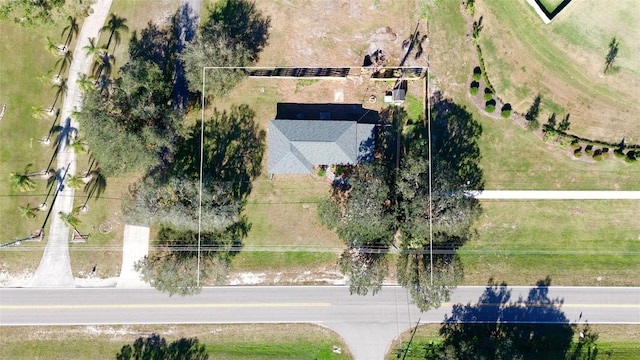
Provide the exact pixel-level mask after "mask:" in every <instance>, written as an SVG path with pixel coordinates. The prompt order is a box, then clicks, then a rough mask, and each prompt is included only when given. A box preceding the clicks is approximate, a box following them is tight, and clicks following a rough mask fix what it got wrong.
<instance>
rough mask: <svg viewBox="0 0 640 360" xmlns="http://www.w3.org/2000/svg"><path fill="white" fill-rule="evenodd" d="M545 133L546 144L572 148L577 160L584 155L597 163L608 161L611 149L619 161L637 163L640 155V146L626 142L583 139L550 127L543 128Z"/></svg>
mask: <svg viewBox="0 0 640 360" xmlns="http://www.w3.org/2000/svg"><path fill="white" fill-rule="evenodd" d="M543 131H544V138H543V139H544V141H545V142H554V143H557V144H559V145H560V146H561V147H563V148H566V147H568V146H571V148H572V149H573V155H574V156H575V157H577V158H579V157H581V156H582V155H583V153H584V154H585V155H588V156H590V157H592V158H593V160H595V161H601V160H606V159H609V154H610V147H611V148H614V150H613V155H614V156H615V157H616V158H617V159H624V161H625V162H627V163H634V162H636V161H637V160H638V156H639V155H640V150H639V149H640V146H639V145H625V144H624V142H622V143H620V144H611V143H606V142H600V141H593V140H589V139H583V138H580V137H578V136H575V135H571V134H567V133H566V132H564V131H560V130H557V129H554V128H552V127H550V126H548V125H544V126H543ZM583 145H584V151H583Z"/></svg>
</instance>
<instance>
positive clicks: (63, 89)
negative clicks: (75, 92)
mask: <svg viewBox="0 0 640 360" xmlns="http://www.w3.org/2000/svg"><path fill="white" fill-rule="evenodd" d="M52 87H54V88H56V97H55V98H54V99H53V104H51V107H50V108H49V109H50V111H51V112H53V109H54V108H55V107H56V103H57V102H58V99H60V98H61V97H63V96H64V95H65V94H66V93H67V79H60V82H59V83H57V84H53V86H52Z"/></svg>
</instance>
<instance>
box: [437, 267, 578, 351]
mask: <svg viewBox="0 0 640 360" xmlns="http://www.w3.org/2000/svg"><path fill="white" fill-rule="evenodd" d="M549 285H551V278H549V277H547V278H546V279H544V280H540V281H538V282H537V284H536V287H534V288H532V289H531V290H530V291H529V294H528V296H527V298H522V297H520V298H518V299H517V300H515V301H514V300H512V299H511V290H509V289H508V288H507V284H506V283H504V282H503V283H500V284H498V283H497V282H494V281H493V279H490V280H489V284H488V286H487V288H486V289H485V291H484V293H483V294H482V295H481V296H480V299H479V300H478V303H476V304H471V303H469V304H466V305H462V304H458V305H454V306H453V310H452V312H451V315H450V316H447V317H445V320H444V324H443V326H442V328H441V329H440V335H441V336H442V337H443V338H444V345H445V348H447V349H448V351H450V352H453V353H454V354H455V356H456V358H461V359H472V358H473V359H506V358H510V359H565V356H566V354H567V353H568V352H569V351H570V350H571V346H572V337H573V331H574V329H573V328H574V326H573V325H571V324H570V323H569V319H567V317H566V316H565V314H564V312H563V311H562V310H561V308H560V307H561V306H562V304H563V300H562V299H560V298H549V295H548V291H549Z"/></svg>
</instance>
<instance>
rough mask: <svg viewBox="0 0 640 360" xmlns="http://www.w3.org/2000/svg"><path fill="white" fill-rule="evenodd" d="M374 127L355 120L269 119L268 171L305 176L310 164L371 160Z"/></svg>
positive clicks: (311, 167) (351, 162)
mask: <svg viewBox="0 0 640 360" xmlns="http://www.w3.org/2000/svg"><path fill="white" fill-rule="evenodd" d="M374 126H375V125H373V124H360V123H358V122H356V121H335V120H282V119H276V120H272V121H271V122H270V123H269V131H268V134H269V135H268V146H269V154H268V165H267V167H268V171H269V173H271V174H309V173H311V171H312V169H313V165H331V164H356V163H358V162H359V161H360V160H362V159H368V158H371V157H372V154H373V130H374Z"/></svg>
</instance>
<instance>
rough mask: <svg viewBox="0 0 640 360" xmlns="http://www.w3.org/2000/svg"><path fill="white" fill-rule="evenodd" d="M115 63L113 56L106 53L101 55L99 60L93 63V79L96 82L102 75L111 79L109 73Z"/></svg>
mask: <svg viewBox="0 0 640 360" xmlns="http://www.w3.org/2000/svg"><path fill="white" fill-rule="evenodd" d="M115 63H116V57H115V56H113V55H111V54H108V53H103V54H101V56H100V60H98V61H95V62H94V63H93V68H92V73H93V74H92V76H93V78H94V79H96V81H97V80H98V79H99V78H100V77H101V76H102V75H104V76H105V77H106V78H109V77H111V71H112V70H113V66H114V65H115Z"/></svg>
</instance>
